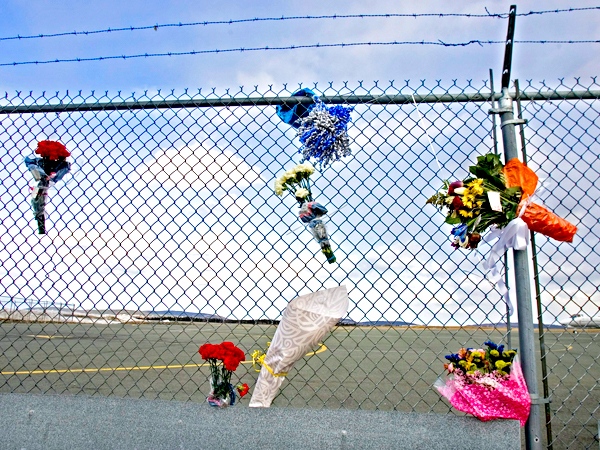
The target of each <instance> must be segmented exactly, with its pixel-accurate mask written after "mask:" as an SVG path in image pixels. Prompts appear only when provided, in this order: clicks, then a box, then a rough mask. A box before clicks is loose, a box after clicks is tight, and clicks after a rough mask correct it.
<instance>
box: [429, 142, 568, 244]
mask: <svg viewBox="0 0 600 450" xmlns="http://www.w3.org/2000/svg"><path fill="white" fill-rule="evenodd" d="M469 172H470V173H471V174H472V175H474V176H473V177H469V178H467V179H465V180H463V181H454V182H452V183H450V182H449V181H444V186H443V189H442V191H440V192H438V193H437V194H435V195H433V196H432V197H431V198H429V199H428V200H427V203H430V204H432V205H434V206H436V207H437V208H439V209H440V210H442V211H444V210H445V211H446V212H447V215H446V220H445V222H446V223H448V224H450V225H455V226H454V228H453V229H452V231H451V234H452V236H453V237H454V240H453V243H452V245H453V246H454V247H456V248H458V247H462V248H467V249H473V248H477V245H478V244H479V241H480V240H481V234H482V233H484V232H485V231H487V230H488V229H489V228H490V227H492V226H494V227H496V228H498V229H503V228H505V227H507V226H508V225H509V224H510V223H511V222H513V221H515V219H520V220H522V221H523V222H524V223H525V224H526V226H527V229H528V230H531V231H536V232H538V233H542V234H544V235H546V236H548V237H551V238H553V239H556V240H558V241H565V242H572V241H573V236H574V235H575V233H576V231H577V227H575V226H574V225H572V224H571V223H569V222H567V221H566V220H564V219H561V218H560V217H558V216H556V215H555V214H554V213H552V212H550V211H549V210H548V209H546V208H545V207H543V206H540V205H538V204H535V203H532V202H531V199H532V196H533V194H534V192H535V190H536V186H537V182H538V177H537V176H536V175H535V173H534V172H533V171H532V170H531V169H529V168H528V167H527V166H525V165H524V164H523V163H522V162H520V161H519V160H518V159H516V158H515V159H512V160H510V161H509V162H508V163H507V164H506V165H503V164H502V163H501V162H500V156H498V155H495V154H491V153H490V154H486V155H483V156H478V157H477V164H476V165H474V166H470V167H469ZM517 222H518V221H517ZM517 222H515V224H516V223H517ZM522 239H523V240H526V236H522Z"/></svg>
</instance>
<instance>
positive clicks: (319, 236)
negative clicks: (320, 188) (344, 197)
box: [275, 162, 336, 264]
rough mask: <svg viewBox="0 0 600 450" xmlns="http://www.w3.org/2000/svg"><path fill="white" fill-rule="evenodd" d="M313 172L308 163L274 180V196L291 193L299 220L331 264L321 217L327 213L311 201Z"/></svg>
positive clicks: (322, 207) (330, 251) (313, 169)
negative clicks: (297, 207) (296, 205)
mask: <svg viewBox="0 0 600 450" xmlns="http://www.w3.org/2000/svg"><path fill="white" fill-rule="evenodd" d="M314 172H315V168H314V167H313V166H312V165H311V164H310V163H308V162H305V163H303V164H298V165H297V166H296V167H294V168H293V169H290V170H288V171H287V172H285V173H284V174H283V175H282V176H281V177H280V178H278V179H277V180H275V194H277V195H279V196H281V195H283V193H284V192H285V191H290V192H293V194H294V196H295V198H296V201H297V202H298V204H299V208H300V211H299V213H298V216H299V217H300V220H301V221H302V223H304V224H305V225H306V226H307V227H308V229H309V231H310V232H311V233H312V235H313V237H314V238H315V239H316V241H317V242H318V243H319V246H320V247H321V252H322V253H323V254H324V255H325V257H326V258H327V262H328V263H330V264H332V263H334V262H335V261H336V259H335V256H334V254H333V250H332V249H331V243H330V242H329V236H328V235H327V228H326V227H325V223H324V221H323V217H324V216H325V215H326V214H327V212H328V211H327V208H325V207H324V206H323V205H321V204H320V203H317V202H316V201H314V200H313V197H312V192H311V190H310V176H311V175H312V174H313V173H314Z"/></svg>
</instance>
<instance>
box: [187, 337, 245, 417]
mask: <svg viewBox="0 0 600 450" xmlns="http://www.w3.org/2000/svg"><path fill="white" fill-rule="evenodd" d="M198 353H200V356H201V357H202V359H204V360H206V361H208V363H209V365H210V375H211V377H210V387H211V391H210V394H209V395H208V397H207V399H206V400H207V401H208V403H209V404H210V405H211V406H217V407H221V408H223V407H226V406H230V405H231V406H233V405H234V404H235V396H236V394H235V391H234V387H233V385H232V384H231V374H232V373H233V372H235V371H236V369H237V368H238V366H239V364H240V363H241V362H242V361H243V360H244V359H245V358H246V355H245V354H244V352H243V351H242V350H241V349H239V348H238V347H236V346H235V345H233V344H232V343H231V342H223V343H221V344H204V345H202V346H200V349H199V350H198ZM235 389H236V390H237V392H238V395H239V396H240V398H241V397H243V396H244V395H246V394H247V393H248V391H249V389H250V388H249V387H248V385H247V384H246V383H243V384H237V385H236V386H235Z"/></svg>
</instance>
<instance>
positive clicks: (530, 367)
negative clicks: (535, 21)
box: [495, 5, 542, 450]
mask: <svg viewBox="0 0 600 450" xmlns="http://www.w3.org/2000/svg"><path fill="white" fill-rule="evenodd" d="M516 15H517V7H516V5H511V7H510V14H509V20H508V33H507V37H506V49H505V53H504V66H503V68H502V96H501V97H500V103H499V108H498V109H497V110H496V111H495V112H497V113H498V114H499V115H500V126H501V128H502V142H503V144H504V157H505V160H506V161H509V160H511V159H513V158H518V157H519V152H518V150H517V136H516V133H515V124H516V123H520V121H519V120H515V116H514V113H513V104H512V98H511V97H510V94H509V92H508V86H509V82H510V70H511V62H512V48H513V39H514V32H515V19H516ZM527 253H528V252H527V249H525V250H513V260H514V265H515V270H514V272H515V291H516V294H517V296H516V297H517V313H518V320H519V355H520V358H521V366H522V367H523V375H524V376H525V381H526V382H527V387H528V389H529V395H530V396H531V400H532V401H531V412H530V413H529V419H528V420H527V423H526V424H525V445H526V448H527V450H534V449H535V450H537V449H540V450H541V449H542V440H541V421H540V419H541V417H540V404H539V396H538V379H537V371H536V368H537V366H536V353H535V332H534V328H533V308H532V302H531V277H530V275H529V258H528V256H527Z"/></svg>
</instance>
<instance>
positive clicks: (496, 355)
mask: <svg viewBox="0 0 600 450" xmlns="http://www.w3.org/2000/svg"><path fill="white" fill-rule="evenodd" d="M490 355H492V356H495V357H496V358H497V357H498V356H500V353H499V352H498V350H490Z"/></svg>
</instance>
